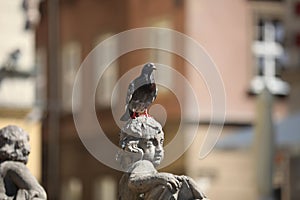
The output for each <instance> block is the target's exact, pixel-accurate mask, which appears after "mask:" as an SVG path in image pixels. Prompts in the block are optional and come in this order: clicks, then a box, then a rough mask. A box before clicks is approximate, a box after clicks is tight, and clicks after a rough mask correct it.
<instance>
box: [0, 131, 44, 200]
mask: <svg viewBox="0 0 300 200" xmlns="http://www.w3.org/2000/svg"><path fill="white" fill-rule="evenodd" d="M29 153H30V145H29V135H28V134H27V133H26V132H25V131H24V130H23V129H21V128H20V127H17V126H6V127H4V128H2V129H0V200H45V199H47V195H46V192H45V190H44V189H43V187H42V186H41V185H40V184H39V183H38V181H37V180H36V178H35V177H34V176H33V175H32V174H31V173H30V171H29V169H28V168H27V167H26V163H27V161H28V155H29Z"/></svg>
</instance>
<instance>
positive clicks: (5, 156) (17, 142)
mask: <svg viewBox="0 0 300 200" xmlns="http://www.w3.org/2000/svg"><path fill="white" fill-rule="evenodd" d="M29 153H30V145H29V135H28V134H27V133H26V132H25V131H24V130H23V129H21V128H20V127H18V126H14V125H9V126H6V127H4V128H2V129H0V162H1V163H2V162H4V161H19V162H22V163H24V164H26V163H27V161H28V155H29Z"/></svg>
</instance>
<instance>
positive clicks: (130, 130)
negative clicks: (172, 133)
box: [120, 116, 163, 148]
mask: <svg viewBox="0 0 300 200" xmlns="http://www.w3.org/2000/svg"><path fill="white" fill-rule="evenodd" d="M157 134H163V131H162V127H161V125H160V123H158V122H157V121H156V120H155V119H154V118H152V117H146V116H139V117H137V118H135V119H130V120H129V121H128V122H127V123H126V124H125V126H124V127H123V128H122V130H121V133H120V146H121V148H123V147H124V142H125V143H126V141H128V140H131V139H135V140H136V139H150V138H154V137H155V136H156V135H157Z"/></svg>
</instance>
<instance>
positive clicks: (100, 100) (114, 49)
mask: <svg viewBox="0 0 300 200" xmlns="http://www.w3.org/2000/svg"><path fill="white" fill-rule="evenodd" d="M111 36H113V34H112V33H106V34H103V35H101V36H100V37H99V38H98V39H97V40H96V43H95V46H96V45H98V44H99V43H100V42H102V41H104V40H105V39H107V38H109V37H111ZM104 49H105V51H103V49H100V48H96V49H95V53H96V56H95V57H94V58H93V60H94V65H95V66H94V69H95V70H101V69H103V68H104V67H106V66H104V63H105V61H107V59H108V58H109V57H110V58H111V57H112V56H113V57H117V53H118V42H117V41H116V40H110V42H109V43H106V45H105V46H104ZM94 74H95V75H97V74H98V73H97V71H96V72H95V73H94ZM117 78H118V61H114V62H113V63H111V64H110V65H109V66H108V68H107V69H106V70H105V72H104V74H103V75H102V76H101V77H100V79H99V77H96V76H94V77H93V80H94V81H96V82H97V85H98V87H97V92H96V99H95V101H96V106H97V107H102V108H103V107H109V106H110V105H111V96H112V92H113V89H114V86H115V84H116V82H117Z"/></svg>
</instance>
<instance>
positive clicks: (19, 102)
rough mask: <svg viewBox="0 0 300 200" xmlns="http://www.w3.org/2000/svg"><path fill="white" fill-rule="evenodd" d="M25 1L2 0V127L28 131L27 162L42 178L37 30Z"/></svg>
mask: <svg viewBox="0 0 300 200" xmlns="http://www.w3.org/2000/svg"><path fill="white" fill-rule="evenodd" d="M25 4H26V1H23V0H18V1H1V2H0V9H1V12H0V15H1V16H0V18H1V20H0V26H1V27H2V30H1V35H0V36H1V37H0V42H1V46H0V128H3V127H5V126H7V125H17V126H20V127H22V128H23V129H24V130H25V131H26V132H28V133H29V135H30V145H31V154H30V157H29V163H28V166H29V168H30V170H31V172H32V173H33V175H34V176H35V177H37V179H38V180H41V124H40V121H39V119H38V118H39V117H38V116H37V112H35V111H37V110H38V102H37V101H36V95H37V93H36V90H37V86H36V77H35V76H34V74H35V72H36V71H35V69H36V68H35V60H34V59H35V32H34V30H33V29H31V28H29V27H26V24H28V25H30V24H31V25H33V23H32V21H30V20H28V19H27V18H26V16H27V14H28V13H27V11H26V9H25V8H24V6H25ZM37 13H38V12H37ZM36 17H38V16H36ZM32 19H35V20H36V18H35V17H33V18H32Z"/></svg>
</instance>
